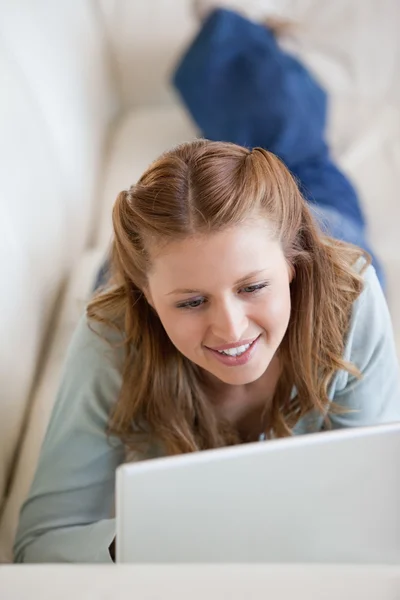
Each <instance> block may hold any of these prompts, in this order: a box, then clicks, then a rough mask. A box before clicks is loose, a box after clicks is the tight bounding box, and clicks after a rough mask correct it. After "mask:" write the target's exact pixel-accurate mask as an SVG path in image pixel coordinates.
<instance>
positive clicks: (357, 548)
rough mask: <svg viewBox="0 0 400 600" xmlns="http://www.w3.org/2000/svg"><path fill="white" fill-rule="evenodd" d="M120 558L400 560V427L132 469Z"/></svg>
mask: <svg viewBox="0 0 400 600" xmlns="http://www.w3.org/2000/svg"><path fill="white" fill-rule="evenodd" d="M116 508H117V511H116V517H117V562H122V563H187V562H207V563H214V562H215V563H221V562H223V563H229V562H240V563H248V562H280V563H286V562H317V563H381V564H388V563H389V564H393V563H394V564H400V424H393V425H381V426H377V427H368V428H360V429H348V430H342V431H334V432H328V433H317V434H310V435H305V436H301V437H293V438H287V439H283V440H274V441H267V442H258V443H254V444H246V445H240V446H234V447H229V448H223V449H220V450H208V451H204V452H198V453H195V454H186V455H182V456H178V457H172V458H160V459H155V460H149V461H145V462H139V463H132V464H125V465H123V466H121V467H119V469H118V471H117V502H116Z"/></svg>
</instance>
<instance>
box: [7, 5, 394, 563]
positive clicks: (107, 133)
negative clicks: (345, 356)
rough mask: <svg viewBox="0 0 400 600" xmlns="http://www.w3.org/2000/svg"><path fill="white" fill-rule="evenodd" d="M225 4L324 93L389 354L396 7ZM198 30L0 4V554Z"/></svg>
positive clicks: (181, 133)
mask: <svg viewBox="0 0 400 600" xmlns="http://www.w3.org/2000/svg"><path fill="white" fill-rule="evenodd" d="M197 4H198V5H199V4H201V2H200V3H199V2H198V3H197ZM225 4H226V3H225ZM230 4H231V5H235V2H232V3H230ZM236 6H237V8H238V9H239V10H242V11H244V13H245V14H247V15H248V16H250V17H252V18H254V19H256V20H260V21H262V20H264V19H267V18H271V17H275V18H279V19H284V20H287V21H289V22H290V23H291V27H290V28H289V29H288V30H287V31H286V33H285V34H283V35H282V38H281V41H280V43H281V44H282V46H283V47H284V48H286V49H287V50H288V51H290V52H292V53H293V54H295V55H297V56H299V57H300V58H301V60H302V61H304V63H305V64H306V65H307V66H308V67H309V68H310V69H311V70H312V72H313V73H314V74H315V75H316V76H317V78H318V79H319V81H320V82H321V83H322V84H323V86H324V87H325V89H326V90H327V91H328V93H329V97H330V109H329V127H328V140H329V142H330V144H331V146H332V148H333V153H334V156H335V158H336V159H337V161H338V163H339V164H340V166H341V167H342V169H343V170H344V171H345V172H346V174H347V175H348V176H349V177H350V178H351V180H352V182H353V183H354V184H355V186H356V188H357V190H358V192H359V194H360V197H361V199H362V203H363V207H364V210H365V212H366V215H367V218H368V221H369V229H370V240H371V243H372V245H373V247H374V248H375V250H376V253H377V255H378V256H379V258H380V259H381V261H382V263H383V266H384V269H385V271H386V274H387V279H388V290H387V297H388V302H389V307H390V311H391V314H392V318H393V324H394V329H395V335H396V342H397V347H398V349H399V350H400V253H399V248H400V228H399V227H400V226H399V224H400V201H399V178H400V36H399V31H400V2H399V0H335V1H334V2H331V1H330V0H292V1H291V0H281V1H279V0H259V1H258V2H257V1H249V2H246V1H245V0H244V1H243V2H236ZM197 10H199V7H198V6H197ZM198 27H199V18H198V13H197V12H196V10H195V8H194V3H193V1H192V0H152V1H150V0H149V1H145V0H58V1H57V2H54V1H52V0H0V89H1V95H0V157H1V160H0V186H1V187H0V190H1V193H0V203H1V204H0V214H1V218H0V269H1V282H2V287H1V296H0V341H1V344H0V561H7V560H11V547H12V541H13V537H14V532H15V526H16V522H17V517H18V511H19V508H20V504H21V502H22V500H23V498H24V496H25V494H26V493H27V490H28V487H29V485H30V481H31V479H32V475H33V472H34V469H35V465H36V460H37V455H38V452H39V449H40V444H41V440H42V438H43V434H44V431H45V429H46V426H47V423H48V419H49V415H50V412H51V408H52V404H53V401H54V397H55V394H56V390H57V386H58V381H59V378H60V372H61V368H62V364H63V360H64V357H65V352H66V347H67V345H68V342H69V340H70V337H71V334H72V332H73V330H74V327H75V325H76V323H77V320H78V319H79V316H80V314H81V313H82V311H83V308H84V305H85V302H86V301H87V299H88V298H89V297H90V294H91V292H92V289H93V284H94V281H95V278H96V273H97V270H98V268H99V267H100V264H101V262H102V260H103V258H104V256H105V254H106V252H107V248H108V246H109V243H110V239H111V207H112V204H113V202H114V200H115V197H116V195H117V193H118V192H119V191H120V190H122V189H125V188H127V187H129V186H130V185H131V184H132V183H134V182H135V181H136V180H137V179H138V177H139V176H140V175H141V173H142V172H143V170H144V169H145V168H146V167H147V166H148V164H149V163H150V162H151V161H152V160H153V159H154V158H156V157H157V156H158V155H159V154H160V153H161V152H162V151H164V150H166V149H167V148H168V147H170V146H172V145H174V144H176V143H178V142H181V141H185V140H188V139H191V138H193V137H194V136H196V135H198V132H197V131H196V127H195V125H194V124H193V123H192V121H191V119H190V117H189V115H188V114H187V113H186V112H185V109H184V108H183V106H182V105H181V104H180V103H179V100H178V98H177V96H176V95H175V94H174V92H173V90H172V87H171V85H170V76H171V72H172V70H173V68H174V66H175V64H176V62H177V61H178V59H179V57H180V55H181V53H182V51H183V50H184V48H185V47H186V46H187V44H188V43H189V42H190V40H191V39H192V37H193V36H194V35H195V33H196V31H197V30H198Z"/></svg>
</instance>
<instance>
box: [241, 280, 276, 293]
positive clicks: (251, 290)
mask: <svg viewBox="0 0 400 600" xmlns="http://www.w3.org/2000/svg"><path fill="white" fill-rule="evenodd" d="M268 285H269V284H268V283H267V282H264V283H256V284H254V285H247V286H246V287H244V288H241V290H239V291H240V292H244V293H245V294H255V293H257V292H260V291H261V290H262V289H264V288H266V287H267V286H268Z"/></svg>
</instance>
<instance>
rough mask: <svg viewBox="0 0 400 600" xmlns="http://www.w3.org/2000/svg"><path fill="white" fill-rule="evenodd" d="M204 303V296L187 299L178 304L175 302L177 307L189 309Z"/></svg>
mask: <svg viewBox="0 0 400 600" xmlns="http://www.w3.org/2000/svg"><path fill="white" fill-rule="evenodd" d="M204 303H205V299H204V298H195V299H194V300H187V301H186V302H181V303H180V304H177V308H184V309H189V310H190V309H194V308H199V307H200V306H202V305H203V304H204Z"/></svg>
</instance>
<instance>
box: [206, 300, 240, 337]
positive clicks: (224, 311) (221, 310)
mask: <svg viewBox="0 0 400 600" xmlns="http://www.w3.org/2000/svg"><path fill="white" fill-rule="evenodd" d="M210 329H211V332H212V335H213V337H215V338H216V339H218V340H221V342H222V343H227V344H233V343H234V342H238V341H239V340H241V339H243V336H244V334H245V333H246V331H247V329H248V318H247V315H246V311H245V308H244V306H243V304H242V303H241V302H240V300H237V299H233V300H230V301H228V300H225V301H224V302H220V303H218V305H216V306H214V308H213V310H212V312H211V319H210Z"/></svg>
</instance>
